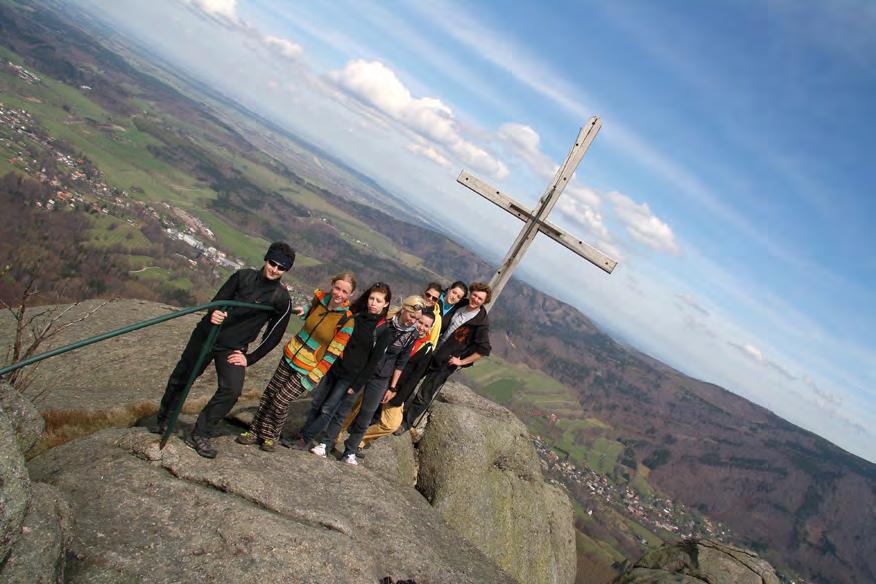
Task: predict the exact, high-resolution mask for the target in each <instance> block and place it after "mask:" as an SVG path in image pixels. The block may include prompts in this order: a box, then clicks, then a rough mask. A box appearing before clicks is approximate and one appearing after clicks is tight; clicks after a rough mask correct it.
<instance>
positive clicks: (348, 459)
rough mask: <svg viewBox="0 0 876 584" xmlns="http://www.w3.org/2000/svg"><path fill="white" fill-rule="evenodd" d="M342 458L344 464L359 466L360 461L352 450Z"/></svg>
mask: <svg viewBox="0 0 876 584" xmlns="http://www.w3.org/2000/svg"><path fill="white" fill-rule="evenodd" d="M342 460H343V461H344V464H349V465H350V466H359V461H358V460H356V455H355V454H353V453H352V452H350V453H348V454H345V455H344V458H343V459H342Z"/></svg>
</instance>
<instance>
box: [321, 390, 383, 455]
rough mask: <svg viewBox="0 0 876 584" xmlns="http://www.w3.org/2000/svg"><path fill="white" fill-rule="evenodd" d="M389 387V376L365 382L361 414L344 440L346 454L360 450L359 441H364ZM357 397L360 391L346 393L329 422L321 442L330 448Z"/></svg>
mask: <svg viewBox="0 0 876 584" xmlns="http://www.w3.org/2000/svg"><path fill="white" fill-rule="evenodd" d="M387 387H389V378H388V377H384V378H373V379H371V381H369V382H368V383H366V384H365V390H364V391H365V395H364V396H363V397H362V406H361V407H360V408H359V414H358V415H357V416H356V420H355V421H354V422H353V425H352V426H350V437H349V438H347V441H346V442H344V454H349V453H351V452H352V453H354V454H355V453H358V452H359V443H360V442H361V441H362V437H363V436H364V435H365V431H366V430H368V426H370V425H371V418H372V417H373V416H374V412H375V411H376V410H377V408H378V407H380V402H381V401H382V400H383V396H384V394H385V393H386V388H387ZM357 399H359V392H356V393H355V394H352V395H351V394H346V395H344V398H343V400H342V401H341V403H340V405H338V408H337V410H336V411H335V415H334V417H333V418H332V421H331V424H329V426H328V428H327V429H326V431H325V434H324V437H325V439H324V440H320V442H325V444H326V446H327V447H329V448H331V447H332V445H334V443H335V441H336V440H337V439H338V435H339V434H340V433H341V428H343V426H344V421H345V420H346V419H347V415H348V414H349V413H350V410H352V409H353V405H355V403H356V400H357ZM354 432H355V434H354ZM353 440H355V442H353ZM351 445H352V446H351Z"/></svg>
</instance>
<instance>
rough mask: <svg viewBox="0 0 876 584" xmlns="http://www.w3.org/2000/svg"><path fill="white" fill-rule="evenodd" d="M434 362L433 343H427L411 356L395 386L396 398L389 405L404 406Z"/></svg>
mask: <svg viewBox="0 0 876 584" xmlns="http://www.w3.org/2000/svg"><path fill="white" fill-rule="evenodd" d="M431 362H432V343H430V342H426V343H425V344H424V345H423V346H421V347H420V349H419V350H418V351H417V352H416V353H414V354H413V355H411V358H410V359H408V363H407V365H405V368H404V370H403V371H402V374H401V377H399V379H398V385H396V386H395V389H396V393H395V397H393V398H392V399H391V400H389V405H390V406H392V407H398V406H401V405H404V403H405V402H406V401H407V399H408V398H409V397H410V396H411V394H412V393H414V390H415V389H416V388H417V384H418V383H420V380H421V379H422V378H423V376H424V375H425V374H426V368H427V367H429V364H430V363H431Z"/></svg>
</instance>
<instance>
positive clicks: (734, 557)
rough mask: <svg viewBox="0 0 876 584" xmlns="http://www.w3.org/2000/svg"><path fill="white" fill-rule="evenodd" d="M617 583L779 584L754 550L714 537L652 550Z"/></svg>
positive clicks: (619, 578) (617, 579)
mask: <svg viewBox="0 0 876 584" xmlns="http://www.w3.org/2000/svg"><path fill="white" fill-rule="evenodd" d="M614 582H615V584H669V583H670V582H672V583H678V582H683V583H685V584H699V583H705V582H707V583H708V584H779V578H778V577H777V576H776V573H775V571H774V570H773V568H772V566H770V565H769V563H768V562H766V561H765V560H763V559H761V558H760V557H759V556H758V555H757V554H755V553H754V552H751V551H748V550H744V549H742V548H738V547H734V546H731V545H728V544H725V543H721V542H718V541H714V540H693V539H688V540H682V541H680V542H677V543H672V544H666V545H663V546H660V547H659V548H656V549H654V550H651V551H649V552H648V553H646V554H645V555H644V556H642V557H641V558H640V559H639V560H638V561H637V562H636V563H635V564H633V565H632V566H631V567H630V568H628V569H627V570H625V571H624V573H623V574H621V575H620V576H618V577H617V578H616V579H615V581H614Z"/></svg>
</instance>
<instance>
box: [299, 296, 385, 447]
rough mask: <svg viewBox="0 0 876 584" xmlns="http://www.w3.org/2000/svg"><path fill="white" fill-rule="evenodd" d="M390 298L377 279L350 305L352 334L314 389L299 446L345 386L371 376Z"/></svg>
mask: <svg viewBox="0 0 876 584" xmlns="http://www.w3.org/2000/svg"><path fill="white" fill-rule="evenodd" d="M391 300H392V291H391V290H390V289H389V286H388V285H386V284H384V283H383V282H377V283H376V284H372V285H371V286H370V287H369V288H368V289H367V290H365V291H364V292H363V293H362V294H361V295H360V296H359V298H357V299H356V301H355V302H353V304H352V306H350V311H351V312H352V313H353V315H354V316H353V318H354V321H355V326H354V327H353V334H352V335H351V337H350V340H349V341H348V342H347V346H346V347H345V348H344V355H343V356H342V357H341V358H340V359H339V360H338V361H336V362H335V364H334V365H333V366H332V368H331V369H329V370H328V373H326V375H325V377H323V379H322V382H321V383H320V384H319V386H318V387H317V389H316V391H314V395H313V400H312V401H311V402H310V411H309V412H308V414H307V421H306V422H305V423H304V427H303V428H302V429H301V435H300V437H299V438H298V443H297V447H298V448H302V449H305V448H310V446H312V440H313V439H314V438H315V437H316V436H317V435H319V434H320V433H321V432H323V431H324V430H325V429H326V427H327V426H328V425H329V423H330V422H331V420H332V417H333V416H334V414H335V411H337V409H338V406H339V404H340V403H341V400H342V399H343V398H344V396H345V395H346V393H347V390H355V391H357V392H358V391H359V390H361V389H362V387H363V386H364V385H365V382H367V381H368V379H369V378H370V377H371V374H372V373H373V372H374V367H375V366H376V360H375V359H374V358H373V357H372V355H373V354H374V353H376V352H377V350H379V349H378V347H377V344H378V339H380V338H381V337H382V336H383V335H384V334H385V331H386V330H387V327H388V321H387V320H386V312H387V310H388V309H389V303H390V301H391Z"/></svg>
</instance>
